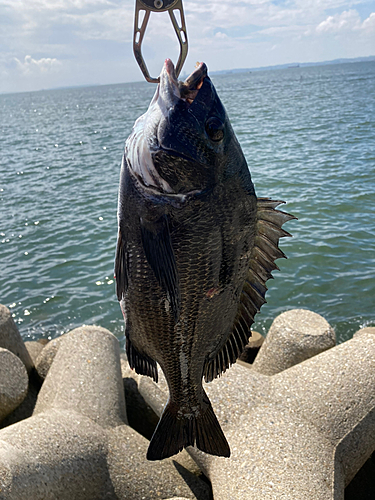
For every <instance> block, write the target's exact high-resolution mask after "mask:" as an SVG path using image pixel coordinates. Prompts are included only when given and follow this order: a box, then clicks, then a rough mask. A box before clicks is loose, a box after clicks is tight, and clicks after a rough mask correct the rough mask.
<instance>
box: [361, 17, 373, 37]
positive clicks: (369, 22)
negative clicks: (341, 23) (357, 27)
mask: <svg viewBox="0 0 375 500" xmlns="http://www.w3.org/2000/svg"><path fill="white" fill-rule="evenodd" d="M362 29H363V30H364V31H366V32H368V33H374V34H375V12H371V14H370V15H369V17H368V18H367V19H365V20H364V21H363V23H362Z"/></svg>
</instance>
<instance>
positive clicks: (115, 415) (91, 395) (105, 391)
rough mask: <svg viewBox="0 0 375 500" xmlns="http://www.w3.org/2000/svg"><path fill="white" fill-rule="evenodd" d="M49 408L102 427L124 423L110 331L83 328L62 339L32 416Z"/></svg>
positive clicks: (118, 370)
mask: <svg viewBox="0 0 375 500" xmlns="http://www.w3.org/2000/svg"><path fill="white" fill-rule="evenodd" d="M46 348H47V346H46ZM50 408H54V409H62V410H66V409H72V410H74V411H78V412H80V413H81V414H82V415H85V416H87V417H90V418H91V419H92V420H93V421H94V422H96V423H98V424H100V425H101V426H102V427H113V426H116V425H121V424H123V423H124V422H125V423H126V422H127V418H126V409H125V398H124V390H123V383H122V377H121V368H120V350H119V342H118V340H117V338H116V337H115V336H114V335H113V334H112V333H111V332H109V331H108V330H106V329H105V328H101V327H99V326H83V327H81V328H76V329H75V330H72V331H71V332H69V333H68V334H66V335H65V336H64V340H63V341H61V342H60V346H59V348H58V351H57V353H56V355H55V358H54V361H53V363H52V365H51V367H50V369H49V371H48V374H47V377H46V379H45V381H44V383H43V385H42V388H41V390H40V393H39V396H38V401H37V404H36V407H35V411H34V414H39V413H42V412H44V411H46V410H48V409H50Z"/></svg>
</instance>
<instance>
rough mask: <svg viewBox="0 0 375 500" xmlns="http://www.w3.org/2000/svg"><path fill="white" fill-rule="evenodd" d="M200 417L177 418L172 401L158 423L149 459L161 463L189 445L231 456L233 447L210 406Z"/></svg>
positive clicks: (178, 416) (206, 398)
mask: <svg viewBox="0 0 375 500" xmlns="http://www.w3.org/2000/svg"><path fill="white" fill-rule="evenodd" d="M204 399H205V400H206V401H207V403H208V404H206V405H205V406H206V408H205V409H204V411H202V413H201V414H199V415H198V416H197V417H193V416H191V415H189V416H184V415H178V413H177V409H176V406H175V405H174V404H172V403H171V402H169V403H168V404H167V406H166V407H165V409H164V412H163V414H162V416H161V418H160V420H159V423H158V425H157V427H156V429H155V432H154V434H153V436H152V438H151V441H150V445H149V447H148V450H147V459H148V460H162V459H163V458H168V457H171V456H172V455H175V454H176V453H179V452H180V451H182V450H183V449H184V448H186V447H187V446H196V447H197V448H199V449H200V450H201V451H204V452H205V453H210V454H211V455H216V456H220V457H229V456H230V448H229V445H228V441H227V440H226V438H225V436H224V433H223V431H222V429H221V427H220V424H219V422H218V420H217V418H216V415H215V413H214V411H213V409H212V406H211V403H210V401H209V399H208V397H207V395H206V394H205V393H204Z"/></svg>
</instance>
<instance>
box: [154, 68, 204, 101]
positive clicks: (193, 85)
mask: <svg viewBox="0 0 375 500" xmlns="http://www.w3.org/2000/svg"><path fill="white" fill-rule="evenodd" d="M206 77H207V66H206V64H205V63H204V62H201V63H197V64H196V67H195V69H194V71H193V72H192V73H191V75H190V76H188V77H187V78H186V80H185V81H183V82H182V81H179V80H178V79H177V76H176V70H175V67H174V64H173V62H172V61H171V60H170V59H166V60H165V62H164V66H163V69H162V72H161V75H160V83H159V93H160V95H161V96H162V97H163V100H164V103H165V104H166V108H167V109H170V108H171V107H173V105H174V104H176V102H178V101H179V100H180V99H181V100H183V101H185V102H186V103H187V105H188V106H190V105H191V104H192V103H193V102H194V99H195V98H196V97H197V95H198V92H199V90H200V88H201V87H202V85H203V81H204V79H205V78H206Z"/></svg>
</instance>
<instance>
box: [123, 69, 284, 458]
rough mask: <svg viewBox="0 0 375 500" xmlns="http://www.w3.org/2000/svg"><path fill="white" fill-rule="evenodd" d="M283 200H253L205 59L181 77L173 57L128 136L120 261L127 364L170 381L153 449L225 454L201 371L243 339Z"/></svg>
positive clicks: (223, 364) (209, 373)
mask: <svg viewBox="0 0 375 500" xmlns="http://www.w3.org/2000/svg"><path fill="white" fill-rule="evenodd" d="M184 86H185V87H184ZM186 86H188V88H186ZM180 89H182V93H181V92H180ZM184 95H188V96H189V99H185V98H184ZM192 95H194V96H195V97H194V99H192V98H191V96H192ZM143 155H144V156H143ZM279 204H280V202H274V201H271V200H267V199H260V200H257V198H256V195H255V191H254V186H253V184H252V181H251V177H250V173H249V170H248V167H247V164H246V161H245V158H244V156H243V153H242V151H241V148H240V146H239V144H238V141H237V139H236V138H235V136H234V133H233V130H232V128H231V125H230V122H229V119H228V117H227V115H226V112H225V110H224V108H223V105H222V104H221V102H220V99H219V98H218V96H217V94H216V91H215V89H214V87H213V85H212V83H211V81H210V79H209V77H208V76H207V69H206V67H205V65H203V64H201V65H200V66H199V67H198V68H197V69H196V70H195V72H194V73H193V75H192V76H191V77H189V78H188V79H187V80H186V82H185V83H181V82H177V79H176V77H175V74H174V67H173V65H172V63H171V61H169V60H167V61H166V63H165V65H164V68H163V71H162V73H161V75H160V84H159V86H158V89H157V91H156V94H155V97H154V99H153V100H152V102H151V104H150V107H149V110H148V111H147V112H146V113H145V115H143V116H142V117H140V118H139V119H138V120H137V122H136V124H135V127H134V131H133V133H132V135H131V136H130V137H129V139H128V140H127V142H126V147H125V155H124V159H123V163H122V168H121V175H120V190H119V208H118V219H119V236H118V243H117V251H116V261H115V275H116V288H117V295H118V299H119V300H120V304H121V308H122V311H123V313H124V319H125V338H126V352H127V356H128V360H129V364H130V366H131V368H134V369H135V370H136V372H137V373H139V374H143V375H149V376H151V377H153V378H154V380H156V381H157V364H159V365H160V367H161V369H162V370H163V372H164V375H165V377H166V380H167V383H168V387H169V393H170V395H169V400H168V402H167V405H166V407H165V409H164V412H163V415H162V417H161V419H160V421H159V423H158V426H157V428H156V429H155V432H154V435H153V437H152V439H151V442H150V445H149V449H148V452H147V458H148V459H150V460H157V459H163V458H166V457H168V456H171V455H174V454H175V453H177V452H179V451H181V450H182V449H183V448H184V447H187V446H193V445H195V446H197V447H198V448H199V449H201V450H202V451H205V452H207V453H211V454H214V455H220V456H229V455H230V449H229V445H228V443H227V440H226V438H225V436H224V434H223V432H222V429H221V427H220V424H219V422H218V420H217V418H216V416H215V413H214V411H213V409H212V406H211V403H210V401H209V399H208V397H207V395H206V393H205V391H204V389H203V386H202V378H203V377H204V378H205V380H206V381H207V382H209V381H211V380H213V379H214V378H215V377H217V376H219V375H220V374H221V373H223V372H224V371H225V370H226V369H228V368H229V366H230V365H231V364H232V363H234V362H235V361H236V359H237V357H238V356H239V355H240V354H241V352H242V350H243V349H244V346H245V345H246V343H247V342H248V338H249V336H250V335H251V331H250V327H251V325H252V323H253V321H254V316H255V314H256V313H257V312H258V311H259V309H260V307H261V305H262V304H263V303H264V302H265V298H264V295H265V293H266V290H267V288H266V286H265V282H266V280H267V279H268V278H270V277H272V275H271V271H272V270H273V269H275V268H276V267H277V266H276V265H275V264H274V260H275V258H278V257H282V256H284V254H283V253H282V252H281V250H279V248H278V240H279V238H280V237H283V236H288V235H289V233H287V232H286V231H284V230H282V229H281V225H282V224H283V223H284V222H286V221H287V220H290V219H291V218H293V217H292V216H290V215H288V214H285V213H283V212H280V211H278V210H276V207H277V206H278V205H279Z"/></svg>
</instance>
